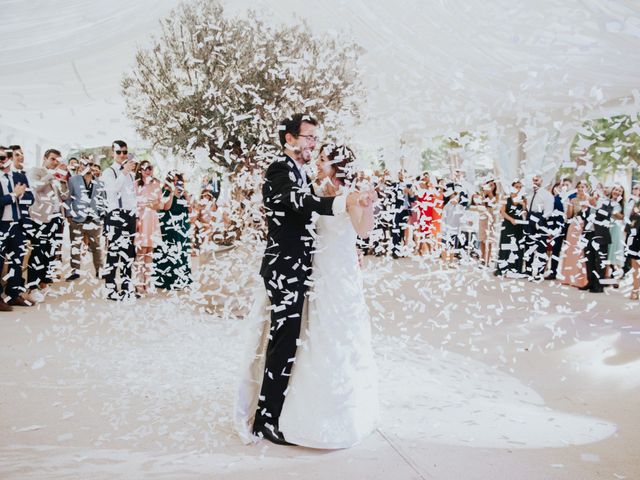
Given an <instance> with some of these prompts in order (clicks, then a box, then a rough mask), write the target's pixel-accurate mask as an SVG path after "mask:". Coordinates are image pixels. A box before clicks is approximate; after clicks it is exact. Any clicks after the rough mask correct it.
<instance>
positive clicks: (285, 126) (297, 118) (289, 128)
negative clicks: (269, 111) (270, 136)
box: [278, 113, 318, 148]
mask: <svg viewBox="0 0 640 480" xmlns="http://www.w3.org/2000/svg"><path fill="white" fill-rule="evenodd" d="M303 122H305V123H310V124H311V125H314V126H318V121H317V120H316V119H315V118H313V117H312V116H311V115H308V114H306V113H296V114H295V115H291V116H290V117H288V118H285V119H284V120H283V121H281V122H280V125H278V134H279V135H280V145H282V148H284V146H285V145H286V143H287V140H286V139H285V136H286V135H287V133H290V134H291V135H293V136H294V137H297V136H298V135H300V126H301V125H302V123H303Z"/></svg>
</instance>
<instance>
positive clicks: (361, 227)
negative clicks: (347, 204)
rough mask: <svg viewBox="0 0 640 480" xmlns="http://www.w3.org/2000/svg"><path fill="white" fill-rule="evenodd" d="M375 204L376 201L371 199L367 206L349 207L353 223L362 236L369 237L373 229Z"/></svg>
mask: <svg viewBox="0 0 640 480" xmlns="http://www.w3.org/2000/svg"><path fill="white" fill-rule="evenodd" d="M362 195H368V194H366V193H365V194H362ZM373 204H374V202H373V201H370V202H368V205H367V206H366V207H363V206H361V205H354V206H353V208H351V209H349V217H350V218H351V224H352V225H353V228H354V230H355V231H356V233H357V234H358V236H359V237H360V238H369V234H370V233H371V230H373V224H374V221H373Z"/></svg>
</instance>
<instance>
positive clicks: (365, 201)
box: [358, 189, 378, 208]
mask: <svg viewBox="0 0 640 480" xmlns="http://www.w3.org/2000/svg"><path fill="white" fill-rule="evenodd" d="M377 199H378V194H377V193H376V191H375V190H374V189H371V190H366V191H364V192H360V195H359V197H358V204H359V205H360V206H361V207H363V208H366V207H369V206H371V205H372V204H373V203H374V202H375V201H376V200H377Z"/></svg>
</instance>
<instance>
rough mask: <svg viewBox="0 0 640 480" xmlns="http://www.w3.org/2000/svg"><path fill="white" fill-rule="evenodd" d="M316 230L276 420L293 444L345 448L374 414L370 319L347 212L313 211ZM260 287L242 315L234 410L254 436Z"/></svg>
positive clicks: (262, 307) (262, 326)
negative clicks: (243, 340)
mask: <svg viewBox="0 0 640 480" xmlns="http://www.w3.org/2000/svg"><path fill="white" fill-rule="evenodd" d="M316 231H317V235H318V236H317V238H316V242H315V253H314V257H313V273H312V277H311V278H312V280H313V285H312V286H311V287H310V289H309V295H308V300H307V302H306V308H305V312H304V313H303V318H302V326H301V333H300V340H299V344H298V349H297V352H296V360H295V365H294V368H293V370H292V373H291V378H290V380H289V387H288V389H287V393H286V397H285V401H284V405H283V408H282V413H281V415H280V422H279V427H280V431H281V432H282V433H283V434H284V437H285V438H286V439H287V441H289V442H292V443H295V444H297V445H301V446H306V447H313V448H346V447H350V446H353V445H355V444H356V443H358V442H359V441H360V440H362V439H363V438H365V437H366V436H368V435H369V434H370V433H371V432H372V431H373V430H374V429H375V427H376V423H377V420H378V408H379V407H378V377H377V369H376V365H375V362H374V358H373V350H372V347H371V325H370V319H369V313H368V310H367V305H366V303H365V299H364V291H363V283H362V273H361V270H360V267H359V265H358V256H357V253H356V246H355V245H356V232H355V230H354V228H353V226H352V224H351V220H350V218H349V216H348V215H347V214H344V215H339V216H319V217H318V218H317V224H316ZM260 295H261V298H260V299H258V298H257V299H256V302H255V304H254V307H253V309H252V311H251V313H250V314H249V317H248V319H247V320H248V321H249V322H250V325H251V326H250V329H251V335H252V339H251V341H250V342H248V345H249V351H248V352H247V358H248V362H247V365H245V368H244V369H243V371H242V376H243V378H242V381H241V385H240V389H239V395H238V398H237V401H236V412H235V420H236V426H237V429H238V432H239V433H240V435H241V437H242V438H243V439H244V440H245V441H247V442H250V441H252V440H253V439H254V437H253V436H252V435H251V426H252V424H253V417H254V414H255V409H256V405H257V397H258V394H259V391H260V386H261V382H262V375H263V365H264V352H265V350H266V346H267V337H268V331H269V315H268V311H267V310H266V308H267V306H268V304H269V303H268V299H267V296H266V292H264V287H262V292H261V294H260Z"/></svg>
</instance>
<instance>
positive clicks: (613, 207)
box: [360, 171, 640, 299]
mask: <svg viewBox="0 0 640 480" xmlns="http://www.w3.org/2000/svg"><path fill="white" fill-rule="evenodd" d="M360 180H361V181H363V182H370V183H372V184H373V185H374V186H375V188H376V190H377V192H378V197H379V199H380V201H379V203H378V206H377V214H376V221H377V225H376V229H375V231H374V234H373V235H372V236H371V237H370V239H369V240H368V241H366V242H365V241H361V242H360V246H361V248H362V249H363V250H364V252H365V254H374V255H392V256H393V257H394V258H398V257H400V256H407V255H431V256H433V257H435V258H438V259H441V260H442V262H443V265H444V266H445V267H454V266H455V265H456V264H457V263H458V262H459V261H460V260H461V259H464V258H472V259H473V260H474V261H478V262H479V263H480V265H484V266H486V267H487V268H492V269H494V274H495V275H496V276H511V277H527V278H529V279H530V280H533V281H541V280H543V279H548V280H558V281H560V282H561V283H563V284H566V285H572V286H575V287H577V288H580V289H581V290H589V291H590V292H594V293H599V292H603V290H604V288H605V287H607V286H612V287H614V288H617V287H618V286H619V283H620V280H621V279H622V277H623V276H624V275H625V274H627V273H628V272H630V274H631V276H632V279H633V280H632V282H633V287H632V292H631V298H632V299H638V294H639V293H640V278H639V275H640V263H639V262H640V233H639V232H640V183H635V184H634V185H633V187H632V189H631V192H630V193H627V192H625V189H624V187H623V186H622V185H619V184H615V185H610V186H604V185H602V184H597V185H589V184H588V183H587V182H586V181H584V180H580V181H578V182H576V183H574V182H572V181H571V180H570V179H568V178H564V179H562V180H560V181H558V182H556V183H555V184H554V185H553V186H550V187H548V188H547V187H545V185H543V180H542V178H541V177H540V176H534V177H533V178H532V180H531V181H530V183H528V184H527V185H526V187H525V185H524V183H523V181H521V180H515V181H514V182H513V183H512V184H511V186H510V187H511V188H510V189H509V190H508V191H506V192H504V191H502V189H500V188H499V186H498V183H497V182H496V181H495V180H493V179H488V180H487V181H485V182H484V183H483V184H482V185H480V186H479V187H478V188H476V187H474V186H473V185H470V184H469V183H468V182H466V181H465V176H464V172H463V171H455V173H454V175H453V178H451V179H448V180H446V179H442V178H435V177H434V176H432V175H430V174H429V173H423V174H421V175H419V176H417V177H415V178H407V176H406V174H405V172H403V171H400V172H399V174H398V177H397V179H393V178H391V175H390V174H389V172H388V171H378V172H374V173H373V175H371V176H366V175H364V174H361V178H360Z"/></svg>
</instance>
